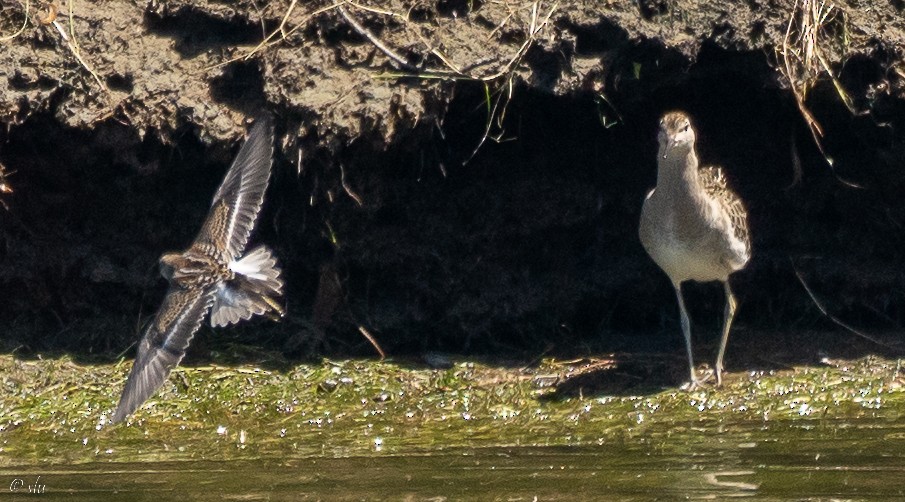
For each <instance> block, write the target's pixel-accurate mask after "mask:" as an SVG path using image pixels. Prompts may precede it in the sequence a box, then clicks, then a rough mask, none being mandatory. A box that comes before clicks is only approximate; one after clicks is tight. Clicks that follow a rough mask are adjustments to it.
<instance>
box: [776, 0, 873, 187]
mask: <svg viewBox="0 0 905 502" xmlns="http://www.w3.org/2000/svg"><path fill="white" fill-rule="evenodd" d="M837 21H840V22H841V23H843V27H844V23H845V12H844V11H842V10H841V9H839V8H837V7H836V6H835V5H832V4H830V5H827V3H826V1H825V0H795V4H794V5H793V7H792V14H791V15H790V16H789V22H788V24H787V26H786V32H785V36H784V37H783V41H782V47H781V48H779V49H777V56H778V59H779V68H778V69H779V72H780V73H781V74H782V76H783V77H785V79H786V80H787V81H788V83H789V88H790V89H791V91H792V95H793V96H794V97H795V103H796V104H797V105H798V110H799V112H800V113H801V116H802V117H803V118H804V120H805V122H806V123H807V125H808V128H809V129H810V131H811V136H813V138H814V143H815V144H816V145H817V148H818V149H819V150H820V153H821V155H823V157H824V159H826V161H827V163H828V164H829V165H830V167H833V159H832V157H830V156H829V155H828V154H827V153H826V151H825V150H824V148H823V128H822V127H821V126H820V123H819V122H818V121H817V119H816V118H815V117H814V115H813V114H812V113H811V111H810V110H809V109H808V107H807V104H806V101H807V96H808V93H809V92H810V91H811V89H813V87H814V85H815V84H816V83H817V82H818V81H819V80H820V78H821V77H822V76H823V75H826V76H828V77H829V78H830V80H831V81H832V82H833V86H834V87H835V89H836V93H837V94H838V95H839V98H840V99H841V100H842V102H843V103H845V106H846V107H847V108H848V109H849V111H851V112H852V113H853V114H858V115H859V114H861V112H859V111H858V110H856V109H855V106H854V102H853V101H852V98H851V97H850V96H849V95H848V93H847V92H846V91H845V88H844V87H842V84H841V83H840V82H839V79H837V78H836V76H835V75H834V74H833V70H832V68H831V67H830V64H829V61H828V59H827V57H826V55H825V53H824V49H823V47H824V46H825V45H826V44H827V43H828V42H829V41H830V40H831V35H830V34H829V33H828V30H827V26H828V25H829V24H830V23H833V22H837ZM844 38H845V37H844V36H843V39H844ZM843 43H844V40H843ZM797 178H798V176H797V174H796V179H797ZM837 178H838V176H837ZM839 180H840V181H841V182H842V183H844V184H846V185H849V186H851V187H854V188H861V187H860V186H858V185H856V184H854V183H852V182H849V181H846V180H843V179H841V178H839Z"/></svg>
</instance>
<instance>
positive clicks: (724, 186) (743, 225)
mask: <svg viewBox="0 0 905 502" xmlns="http://www.w3.org/2000/svg"><path fill="white" fill-rule="evenodd" d="M698 172H699V174H700V179H701V184H702V185H703V187H704V190H705V191H706V192H707V195H709V196H710V197H711V198H712V199H714V200H716V201H717V202H718V203H719V205H720V207H721V208H722V209H723V211H725V213H726V214H727V215H728V216H729V221H730V222H732V230H733V232H734V236H735V238H736V239H737V240H738V241H739V242H741V243H743V244H744V246H745V249H746V250H750V249H751V234H750V232H749V231H748V211H747V210H745V205H744V204H743V203H742V199H741V198H740V197H739V196H738V195H737V194H736V193H735V192H734V191H732V188H730V187H729V184H728V182H727V181H726V176H725V175H724V174H723V170H722V169H720V168H719V167H717V166H707V167H702V168H701V169H700V171H698Z"/></svg>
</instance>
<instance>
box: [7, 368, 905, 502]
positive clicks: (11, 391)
mask: <svg viewBox="0 0 905 502" xmlns="http://www.w3.org/2000/svg"><path fill="white" fill-rule="evenodd" d="M128 369H129V362H128V361H126V362H123V363H119V364H115V365H80V364H76V363H74V362H73V361H71V360H69V359H67V358H62V359H44V360H19V359H16V358H14V357H12V356H0V375H2V376H0V378H2V389H0V494H2V495H0V496H21V495H24V494H28V493H67V494H68V495H69V496H70V497H71V498H75V499H82V500H93V499H96V498H97V497H98V496H99V494H101V493H107V494H121V496H122V497H124V498H128V499H134V500H141V499H142V497H146V498H148V499H150V498H159V497H161V496H167V497H176V496H179V497H180V498H186V499H189V500H208V499H223V498H224V497H225V498H230V497H239V498H243V499H249V500H266V499H274V500H278V499H284V498H285V499H323V498H325V499H330V500H362V499H385V498H389V499H401V498H409V499H413V500H422V499H431V500H444V499H461V498H466V499H468V498H471V499H483V500H534V499H535V498H536V499H537V500H577V499H590V498H610V497H612V498H619V499H633V500H646V499H655V498H659V499H664V498H665V499H669V498H687V497H691V498H699V497H700V498H717V499H720V498H729V497H738V496H745V497H748V496H751V497H756V498H760V499H776V500H787V499H789V498H794V499H800V500H810V499H814V500H820V499H826V498H843V499H856V500H867V499H876V500H888V499H890V498H902V497H905V392H903V385H905V369H903V368H902V367H901V364H900V361H896V360H888V359H882V358H878V357H868V358H864V359H858V360H847V361H833V362H828V364H826V365H823V366H819V367H816V366H815V367H798V368H794V369H789V370H783V371H773V372H749V373H733V374H730V375H729V378H728V379H727V384H726V385H724V387H722V388H719V389H716V388H712V387H704V388H701V389H696V390H682V389H676V388H662V389H647V390H644V391H643V392H641V391H639V392H630V391H626V389H625V388H616V387H615V386H614V387H613V388H612V389H609V391H608V390H607V389H605V388H604V389H603V390H601V389H599V388H597V389H596V390H594V391H593V392H584V391H583V390H582V389H581V388H576V389H572V390H571V391H570V392H563V391H562V390H563V389H564V388H567V387H568V385H569V384H570V382H572V383H574V382H575V381H576V379H577V378H578V377H583V378H586V377H587V376H588V375H589V374H594V373H595V372H596V373H597V374H598V376H599V377H600V378H603V377H604V376H606V375H607V372H614V371H615V372H618V371H619V369H618V365H617V364H614V363H612V362H611V361H607V360H605V359H601V360H587V359H583V360H576V361H555V360H545V361H542V362H540V363H539V364H536V365H534V366H533V367H531V368H521V367H517V366H512V367H509V366H497V365H490V364H481V363H477V362H469V361H461V362H455V361H450V362H449V367H447V368H445V369H433V368H428V367H425V366H423V365H421V366H418V365H415V364H409V363H404V362H398V363H397V362H376V361H365V360H353V361H323V362H322V363H319V364H306V365H299V366H295V367H291V368H286V369H281V370H273V369H264V368H257V367H251V366H234V367H220V366H209V367H184V368H177V369H176V370H175V371H174V373H173V375H172V376H171V378H170V379H169V381H168V383H167V384H166V385H165V386H164V387H163V388H162V389H161V391H160V392H159V393H158V394H157V395H156V396H154V398H153V399H152V400H151V401H149V402H148V403H147V404H146V405H145V406H143V407H142V408H141V409H139V410H138V411H137V412H136V413H135V414H134V415H133V416H132V417H130V419H129V421H127V422H126V423H124V424H118V425H115V426H111V425H109V424H108V423H107V419H108V417H109V416H110V414H111V413H112V410H113V407H114V405H115V404H116V400H117V398H118V397H119V392H120V390H121V387H122V384H123V382H124V380H125V377H126V374H127V371H128Z"/></svg>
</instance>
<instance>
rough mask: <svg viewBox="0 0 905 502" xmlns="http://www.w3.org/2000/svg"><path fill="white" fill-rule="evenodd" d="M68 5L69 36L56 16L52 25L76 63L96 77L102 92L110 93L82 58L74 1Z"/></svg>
mask: <svg viewBox="0 0 905 502" xmlns="http://www.w3.org/2000/svg"><path fill="white" fill-rule="evenodd" d="M68 3H69V34H68V35H67V34H66V30H65V29H64V28H63V26H62V25H61V24H60V21H59V19H56V16H54V19H53V21H51V23H50V24H52V25H53V27H54V28H56V29H57V33H59V34H60V37H61V38H62V39H63V42H65V43H66V47H67V48H68V49H69V52H71V53H72V55H73V56H75V59H76V61H78V62H79V64H80V65H82V67H83V68H85V70H86V71H87V72H88V73H90V74H91V76H92V77H94V80H95V81H97V85H98V86H100V88H101V90H102V91H104V92H109V90H108V89H107V84H105V83H104V81H103V80H101V78H100V77H99V76H98V75H97V72H95V71H94V69H93V68H92V67H91V65H89V64H88V62H87V61H85V59H84V58H83V57H82V50H81V48H80V47H79V42H78V40H77V39H76V37H75V25H74V24H73V22H72V19H73V17H72V1H70V2H68Z"/></svg>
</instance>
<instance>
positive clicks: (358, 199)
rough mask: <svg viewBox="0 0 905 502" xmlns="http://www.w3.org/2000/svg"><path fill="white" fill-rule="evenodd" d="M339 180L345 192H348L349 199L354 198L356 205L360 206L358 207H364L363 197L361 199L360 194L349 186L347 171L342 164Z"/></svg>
mask: <svg viewBox="0 0 905 502" xmlns="http://www.w3.org/2000/svg"><path fill="white" fill-rule="evenodd" d="M339 179H340V183H342V186H343V190H345V191H346V193H347V194H348V195H349V197H352V200H354V201H355V203H356V204H358V207H361V206H363V205H364V203H363V202H362V200H361V197H359V196H358V194H357V193H355V192H354V191H353V190H352V187H350V186H349V184H348V183H346V170H345V169H344V168H343V165H342V164H340V165H339Z"/></svg>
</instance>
